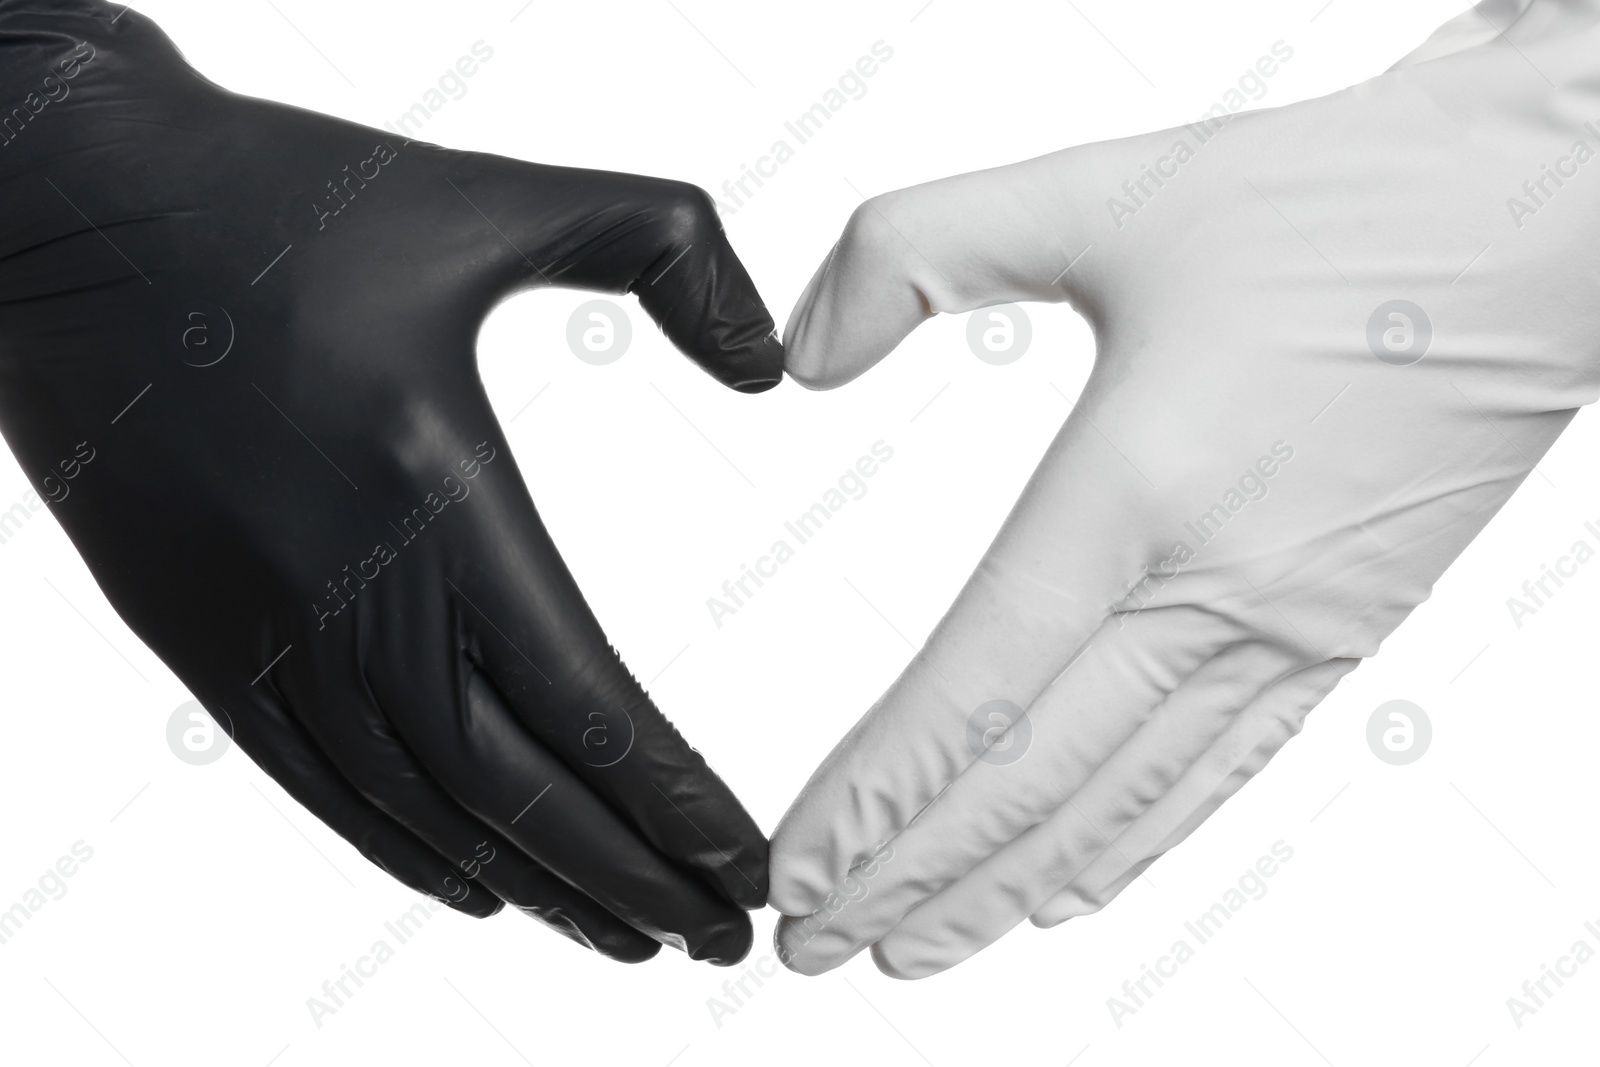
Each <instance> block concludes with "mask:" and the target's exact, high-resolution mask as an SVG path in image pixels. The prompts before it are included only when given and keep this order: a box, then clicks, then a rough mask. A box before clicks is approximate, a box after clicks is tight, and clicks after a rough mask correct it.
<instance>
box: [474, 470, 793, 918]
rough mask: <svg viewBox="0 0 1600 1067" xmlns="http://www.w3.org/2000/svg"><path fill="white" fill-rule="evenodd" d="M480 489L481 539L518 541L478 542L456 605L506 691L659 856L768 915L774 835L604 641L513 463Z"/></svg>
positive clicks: (543, 738)
mask: <svg viewBox="0 0 1600 1067" xmlns="http://www.w3.org/2000/svg"><path fill="white" fill-rule="evenodd" d="M502 464H503V466H502ZM478 482H479V484H478V486H477V490H478V493H479V494H480V495H479V496H478V497H477V499H476V502H477V503H478V504H479V507H478V510H477V511H476V512H475V513H474V515H475V521H476V522H477V523H478V524H479V529H482V530H488V531H498V530H516V531H517V536H516V537H515V538H514V539H513V538H506V537H503V536H500V537H493V536H486V537H482V538H479V539H478V541H479V543H480V544H481V545H482V547H480V548H479V549H477V550H475V551H474V552H472V553H470V554H461V555H460V556H459V557H458V558H456V559H454V560H453V561H452V566H451V568H450V569H451V570H452V571H454V572H455V573H456V578H455V580H454V587H453V588H452V589H451V590H450V592H451V593H452V594H453V599H455V600H456V610H457V611H458V612H459V613H460V615H461V616H462V617H463V618H465V619H467V620H468V622H469V624H470V626H471V628H472V630H473V632H475V633H477V634H479V635H480V641H479V644H480V647H481V650H482V657H483V660H482V661H483V664H484V668H485V670H487V672H488V673H489V675H490V677H491V678H492V679H493V681H494V685H495V688H496V690H497V691H498V692H499V693H500V694H502V696H503V697H504V699H505V701H506V703H507V704H508V705H509V706H510V707H511V708H512V710H513V711H514V712H515V713H516V715H517V716H518V718H519V719H520V720H521V722H522V723H523V724H524V725H525V726H526V728H527V729H528V730H529V731H531V733H532V734H533V736H534V737H536V738H537V739H538V741H539V743H540V745H542V746H543V747H544V748H545V749H546V750H547V751H549V752H551V753H553V754H554V755H555V756H557V757H558V758H559V759H560V760H562V761H563V762H564V763H565V764H566V766H567V767H568V768H570V770H571V772H572V773H573V774H574V775H575V776H576V777H577V778H578V779H580V780H581V781H583V782H584V783H586V784H587V785H588V787H589V788H590V789H592V790H593V791H594V792H595V793H597V794H598V795H599V796H600V797H602V798H604V800H605V801H606V803H608V804H610V805H611V806H612V807H613V808H615V809H616V811H617V812H618V813H620V815H621V816H622V817H624V818H625V819H627V820H629V821H631V822H632V824H633V826H634V828H635V831H636V833H637V834H638V835H640V836H642V837H643V838H644V840H646V841H648V842H649V843H650V845H652V846H653V847H654V848H655V849H656V850H657V851H659V852H660V853H661V854H663V855H664V856H666V857H667V858H668V859H670V860H672V861H673V862H675V863H678V864H682V865H683V866H684V867H685V868H687V869H688V870H690V871H693V872H698V873H699V874H700V875H701V877H703V878H704V879H705V880H706V881H707V883H708V884H709V885H712V886H715V887H716V888H717V890H718V891H719V892H720V893H721V894H722V895H725V896H726V897H727V898H728V899H729V900H732V901H734V902H735V903H736V904H738V905H739V906H740V907H743V908H759V907H762V906H763V905H764V904H765V903H766V898H767V839H766V837H765V835H763V834H762V833H761V830H760V828H759V827H757V826H756V824H755V821H754V820H753V819H751V817H750V815H749V813H748V812H746V811H745V809H744V807H743V805H741V804H740V803H739V800H738V798H737V797H735V796H734V794H733V792H732V790H730V789H729V788H728V786H727V785H726V784H725V783H724V782H723V781H722V779H721V778H719V777H718V776H717V774H716V773H715V772H714V771H712V769H711V768H710V767H709V766H708V765H707V764H706V761H705V758H704V757H703V756H701V754H700V753H699V752H697V751H696V750H695V749H693V748H691V747H690V746H689V743H688V742H687V741H685V740H684V738H683V737H682V735H680V734H679V733H678V731H677V730H676V729H675V728H674V727H673V725H672V723H671V722H670V721H669V720H668V719H667V718H666V716H664V715H663V714H662V713H661V712H660V711H659V710H658V709H657V708H656V706H655V704H654V702H653V701H652V700H651V699H650V697H649V695H648V694H646V693H645V691H644V689H643V687H641V686H640V685H639V683H638V682H637V681H636V680H635V679H634V677H633V675H632V674H630V673H629V671H628V669H627V668H626V667H625V666H624V665H623V663H622V661H621V659H620V657H619V656H618V655H617V653H616V651H615V650H614V649H613V648H612V647H611V645H610V643H609V642H608V641H607V640H606V636H605V633H604V631H603V630H602V629H601V627H600V624H599V622H598V621H597V620H596V619H595V617H594V613H593V612H591V611H590V610H589V606H588V604H587V603H586V602H585V600H584V598H583V594H582V592H581V591H580V590H579V589H578V586H577V583H576V582H574V581H573V578H572V575H571V573H570V572H569V571H568V570H567V567H566V564H565V563H564V562H563V561H562V559H561V556H560V554H559V553H558V552H557V550H556V547H555V545H554V544H553V543H552V542H551V540H550V537H549V534H548V532H547V531H546V530H545V528H544V524H543V522H542V521H541V520H540V518H539V515H538V512H537V511H536V510H535V509H534V506H533V502H532V501H531V500H530V499H529V498H528V495H527V492H526V490H525V489H524V488H523V486H522V481H521V478H520V476H518V474H517V472H516V469H515V467H514V466H513V465H512V463H511V460H510V457H509V456H506V457H504V458H502V459H498V460H496V461H495V464H494V465H493V466H492V467H486V468H485V469H484V472H483V474H482V475H481V476H480V477H479V479H478Z"/></svg>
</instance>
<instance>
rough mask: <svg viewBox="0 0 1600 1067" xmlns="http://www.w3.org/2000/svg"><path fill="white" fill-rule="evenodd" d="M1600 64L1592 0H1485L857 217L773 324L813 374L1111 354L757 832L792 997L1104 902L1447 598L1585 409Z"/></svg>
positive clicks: (796, 368)
mask: <svg viewBox="0 0 1600 1067" xmlns="http://www.w3.org/2000/svg"><path fill="white" fill-rule="evenodd" d="M1502 31H1503V32H1502ZM1596 57H1600V3H1597V2H1596V0H1516V2H1514V3H1504V2H1499V0H1496V2H1492V3H1488V4H1484V5H1482V7H1481V8H1480V9H1478V10H1476V11H1472V12H1468V13H1467V14H1466V15H1463V16H1462V17H1461V18H1460V19H1457V20H1456V21H1454V22H1452V23H1450V24H1448V25H1447V26H1446V27H1445V28H1444V29H1443V30H1441V31H1440V32H1439V33H1438V34H1437V35H1436V36H1435V37H1434V38H1433V39H1431V40H1430V41H1429V42H1428V43H1427V45H1425V46H1424V48H1423V49H1422V50H1420V51H1419V52H1417V53H1415V54H1413V55H1412V56H1410V57H1408V58H1407V59H1406V60H1404V61H1402V63H1401V64H1400V65H1399V66H1397V67H1396V68H1394V69H1393V70H1391V71H1390V72H1388V73H1386V74H1384V75H1383V76H1381V77H1378V78H1376V79H1374V80H1372V81H1369V82H1366V83H1364V84H1361V85H1358V86H1356V87H1354V88H1351V89H1348V90H1345V91H1343V92H1340V93H1336V94H1334V95H1332V96H1329V97H1326V98H1324V99H1319V100H1313V101H1309V102H1306V103H1301V104H1296V105H1294V106H1291V107H1285V108H1280V109H1276V110H1272V111H1264V112H1256V113H1251V114H1244V115H1239V116H1237V117H1234V118H1232V119H1231V120H1229V121H1225V122H1224V121H1214V122H1213V123H1211V124H1209V125H1206V126H1200V125H1198V124H1197V125H1196V126H1193V127H1185V128H1182V129H1176V130H1168V131H1166V132H1162V133H1156V134H1151V135H1149V136H1142V137H1133V138H1129V139H1127V140H1120V141H1115V142H1111V143H1105V144H1095V145H1089V146H1087V147H1082V148H1076V149H1071V150H1068V151H1065V152H1060V153H1057V154H1054V155H1050V156H1046V157H1044V158H1040V159H1035V160H1031V161H1029V162H1025V163H1019V164H1016V165H1014V166H1008V167H1002V168H999V169H997V170H991V171H985V172H981V173H975V174H968V175H963V176H960V177H954V178H949V179H946V180H943V181H936V182H932V183H929V184H927V185H922V186H917V187H915V188H910V189H906V190H903V191H900V192H895V193H890V194H887V195H884V196H879V197H876V198H874V199H872V200H871V201H869V202H868V203H866V204H864V205H863V206H862V207H861V209H860V210H858V211H857V212H856V213H855V216H854V217H853V218H852V219H851V220H850V223H849V226H848V227H847V228H846V230H845V232H844V235H843V237H842V238H841V239H840V241H839V243H838V245H837V246H836V247H835V249H834V250H833V252H832V253H831V254H830V255H829V257H828V258H827V260H826V262H825V263H824V264H823V266H822V268H821V270H819V271H818V273H817V275H816V276H815V278H814V279H813V280H812V282H811V284H810V286H809V288H808V289H807V290H806V292H805V294H804V295H803V296H802V297H801V299H800V301H799V304H798V306H797V307H796V309H795V311H794V314H793V317H792V318H791V320H790V322H789V325H788V327H787V330H786V336H785V342H786V347H787V351H788V370H789V373H790V374H791V375H793V376H794V377H796V378H798V379H799V380H800V381H801V382H802V383H805V384H807V385H810V386H813V387H817V388H827V387H832V386H835V385H839V384H841V383H843V382H846V381H849V380H850V379H851V378H853V377H855V376H856V375H858V374H860V373H862V372H863V371H865V370H866V369H867V368H869V367H871V366H872V365H873V364H874V363H876V362H877V361H878V360H879V359H881V358H883V357H884V356H885V355H886V354H887V353H888V352H890V351H891V350H892V349H893V348H894V347H895V346H896V345H897V344H898V343H899V341H900V340H901V339H902V338H904V337H905V335H906V334H907V333H909V332H910V331H911V330H912V329H914V328H915V327H916V326H917V324H918V323H920V322H922V321H923V320H924V319H925V318H927V317H929V316H930V315H931V314H933V313H939V312H962V311H968V310H970V309H974V308H980V307H985V306H990V305H996V304H1002V303H1006V302H1012V301H1024V300H1038V301H1068V302H1070V303H1071V304H1072V306H1073V307H1074V308H1076V309H1077V310H1078V311H1080V312H1081V313H1082V314H1083V315H1084V316H1085V317H1086V318H1087V319H1088V321H1089V322H1090V323H1091V324H1092V326H1093V329H1094V332H1095V335H1096V340H1097V348H1098V354H1097V356H1096V361H1095V365H1094V368H1093V371H1092V373H1091V374H1090V377H1089V380H1088V383H1087V384H1086V386H1085V387H1084V390H1083V394H1082V396H1081V397H1080V398H1079V399H1078V402H1077V405H1076V407H1075V409H1074V410H1073V412H1072V414H1071V416H1070V417H1069V418H1068V419H1067V422H1066V424H1065V426H1064V427H1063V428H1062V430H1061V432H1060V434H1059V436H1058V437H1057V438H1056V440H1055V441H1054V443H1053V444H1052V445H1051V447H1050V448H1049V450H1048V452H1047V454H1046V455H1045V457H1044V459H1043V460H1042V462H1041V463H1040V465H1039V468H1038V470H1037V471H1036V472H1035V474H1034V476H1033V478H1032V480H1031V481H1030V482H1029V484H1028V487H1027V489H1026V490H1025V492H1024V493H1023V495H1022V497H1021V499H1020V501H1019V502H1018V503H1017V505H1016V508H1015V510H1014V511H1013V512H1012V514H1011V515H1010V517H1009V518H1008V519H1007V521H1006V523H1005V525H1004V526H1003V528H1002V529H1001V531H1000V533H999V536H998V537H997V538H996V540H995V542H994V544H993V545H992V547H991V548H990V549H989V551H988V553H987V554H986V555H985V556H984V558H983V560H982V561H981V562H980V563H979V565H978V568H977V570H976V572H975V573H974V574H973V575H972V577H971V579H970V580H969V582H968V583H967V585H966V586H965V588H964V589H963V590H962V592H961V594H960V596H959V598H958V599H957V600H956V602H955V604H954V605H953V606H952V607H951V609H950V611H949V613H948V614H947V615H946V616H945V618H944V619H943V620H942V621H941V622H940V623H939V625H938V627H937V628H936V629H935V630H934V632H933V633H932V635H931V636H930V637H929V638H928V640H927V643H926V645H925V646H924V648H923V651H922V654H921V655H919V656H918V657H917V658H916V659H915V660H914V661H913V662H912V663H911V664H910V665H909V666H908V667H907V668H906V670H905V672H904V673H903V674H902V675H901V676H900V677H899V679H898V680H897V681H896V682H895V683H894V684H893V685H892V686H891V687H890V689H889V691H888V692H887V694H885V695H884V696H883V698H882V699H881V700H880V701H879V702H878V703H877V704H876V705H875V706H874V707H873V708H872V709H871V710H870V711H869V712H868V713H867V714H866V716H865V717H864V718H863V719H862V720H861V721H860V722H859V723H858V724H857V725H856V726H855V727H854V728H853V729H852V730H851V731H850V733H849V735H848V736H847V737H846V738H845V739H844V740H843V741H841V742H840V743H839V745H838V747H837V748H835V749H834V751H833V752H832V754H831V755H830V756H829V757H828V758H827V759H826V761H824V763H823V764H822V766H821V767H820V768H819V769H818V770H817V771H816V773H815V774H814V775H813V776H812V778H811V781H810V783H809V784H808V785H807V786H806V787H805V789H804V791H803V792H802V793H801V795H800V796H799V798H798V799H797V800H796V801H795V803H794V805H793V807H792V808H791V809H790V811H789V812H788V814H787V815H786V816H785V818H784V819H783V821H782V823H781V824H780V826H779V828H778V830H777V832H776V833H775V834H774V837H773V846H772V849H773V861H772V901H773V903H774V905H775V906H776V907H777V908H778V909H779V910H780V911H782V912H784V913H785V914H786V915H788V916H792V917H793V918H788V919H785V920H783V922H782V923H781V925H780V929H779V932H778V944H779V947H780V950H781V955H783V956H784V957H786V958H787V960H788V962H789V964H790V966H791V967H793V968H794V969H796V970H799V971H802V972H805V973H816V972H820V971H825V970H827V969H829V968H831V967H835V966H837V965H839V964H840V963H842V962H843V961H844V960H846V959H848V958H849V957H850V956H851V955H852V954H854V953H855V952H857V951H858V950H860V949H861V948H862V947H864V946H867V945H871V946H873V955H874V958H875V960H876V962H877V964H878V966H879V967H880V968H881V969H882V970H884V971H885V972H887V973H888V974H891V975H894V976H897V977H902V978H917V977H922V976H925V975H930V974H933V973H936V972H938V971H941V970H944V969H946V968H948V967H951V966H953V965H955V964H956V963H959V962H960V961H962V960H964V959H966V958H967V957H968V956H970V955H972V954H973V953H975V952H977V951H978V950H980V949H982V948H983V947H984V946H986V945H988V944H990V943H991V942H993V941H994V940H995V939H996V938H998V937H1000V936H1001V935H1003V934H1004V933H1005V932H1006V931H1007V930H1009V929H1011V928H1012V927H1013V926H1014V925H1016V924H1017V923H1019V922H1020V921H1021V920H1023V919H1025V918H1030V917H1031V918H1032V920H1033V922H1034V923H1035V924H1036V925H1038V926H1052V925H1054V924H1056V923H1059V922H1062V921H1063V920H1065V919H1068V918H1071V917H1073V916H1077V915H1084V914H1087V913H1090V912H1093V911H1095V910H1097V909H1099V908H1101V907H1103V906H1104V905H1105V904H1106V902H1107V901H1109V900H1110V899H1111V898H1113V897H1114V896H1115V895H1116V894H1117V893H1118V892H1119V891H1120V890H1121V889H1122V888H1123V887H1125V886H1126V885H1128V883H1129V882H1130V881H1131V880H1132V879H1134V878H1135V877H1137V876H1138V875H1139V874H1140V872H1142V871H1143V870H1144V869H1145V868H1146V867H1147V866H1148V865H1149V864H1150V863H1151V862H1152V861H1153V860H1154V859H1155V858H1157V857H1159V856H1160V855H1161V854H1162V853H1164V852H1165V851H1166V850H1168V849H1170V848H1172V847H1173V846H1174V845H1176V844H1177V843H1179V842H1180V841H1182V840H1183V839H1184V838H1185V837H1186V836H1187V835H1188V834H1189V833H1191V832H1192V831H1193V830H1194V829H1195V827H1196V826H1197V825H1198V824H1199V823H1200V822H1202V821H1203V820H1204V819H1205V818H1206V817H1207V816H1208V815H1209V814H1210V813H1211V812H1213V811H1214V810H1216V808H1217V807H1218V806H1219V805H1220V804H1221V803H1222V802H1223V801H1224V800H1225V799H1226V798H1227V797H1228V796H1230V795H1231V794H1233V793H1234V792H1235V791H1236V790H1237V789H1239V787H1240V786H1241V785H1243V783H1244V782H1245V781H1246V780H1247V779H1248V778H1250V777H1251V776H1252V775H1254V774H1255V773H1256V772H1258V771H1259V770H1260V769H1261V768H1262V766H1263V764H1265V762H1266V761H1267V759H1268V758H1269V757H1271V756H1272V755H1273V754H1274V753H1275V752H1276V751H1277V750H1278V749H1279V748H1280V746H1282V745H1283V744H1284V743H1285V742H1286V741H1287V740H1288V739H1289V738H1290V737H1291V736H1293V735H1294V734H1295V733H1296V732H1297V731H1298V730H1299V728H1300V726H1301V723H1302V720H1303V718H1304V716H1305V715H1306V713H1307V712H1308V711H1309V710H1310V709H1311V708H1313V707H1314V706H1315V705H1316V704H1317V703H1318V702H1319V701H1320V700H1321V699H1322V698H1323V697H1324V696H1326V695H1327V694H1328V692H1329V691H1330V690H1331V689H1333V687H1334V686H1335V684H1336V683H1337V682H1338V680H1339V679H1340V677H1342V676H1343V675H1344V674H1346V673H1348V672H1349V671H1350V670H1351V669H1353V668H1354V667H1355V666H1356V664H1357V663H1358V662H1359V661H1360V660H1361V659H1362V658H1364V657H1367V656H1371V655H1373V654H1374V653H1375V652H1376V651H1377V649H1378V646H1379V643H1380V642H1381V641H1382V640H1383V638H1384V637H1385V636H1386V635H1387V634H1389V633H1390V632H1391V631H1392V630H1393V629H1394V628H1395V627H1396V626H1397V625H1399V623H1400V622H1401V620H1403V619H1404V618H1405V617H1406V615H1407V614H1408V613H1409V612H1410V611H1411V610H1412V608H1414V607H1415V606H1416V605H1417V604H1419V603H1420V602H1421V601H1423V600H1424V599H1426V598H1427V596H1428V594H1429V592H1430V590H1431V588H1432V585H1433V583H1434V582H1435V581H1436V580H1437V579H1438V578H1439V576H1440V575H1441V574H1442V573H1443V571H1444V569H1445V568H1446V567H1447V566H1448V565H1449V564H1450V562H1451V561H1452V560H1453V559H1454V558H1455V557H1456V556H1457V555H1458V554H1459V553H1460V552H1461V551H1462V549H1463V548H1465V547H1466V545H1467V543H1468V542H1469V541H1471V540H1472V538H1473V537H1474V536H1475V535H1476V534H1477V533H1478V531H1479V530H1480V529H1482V528H1483V526H1484V524H1485V523H1487V522H1488V521H1489V518H1490V517H1491V516H1492V515H1494V513H1495V512H1496V510H1498V509H1499V508H1500V506H1501V505H1502V504H1504V503H1505V501H1506V499H1507V498H1508V497H1510V495H1511V493H1512V492H1513V491H1514V490H1515V489H1516V487H1517V485H1518V484H1519V483H1521V481H1522V480H1523V479H1524V478H1525V477H1526V476H1527V475H1528V473H1529V472H1530V470H1531V469H1532V467H1533V465H1534V464H1535V463H1536V462H1538V460H1539V458H1540V457H1541V456H1542V455H1543V454H1544V452H1545V451H1546V449H1548V448H1549V446H1550V445H1551V443H1552V442H1553V441H1554V440H1555V439H1556V436H1557V435H1558V434H1559V433H1560V432H1561V430H1562V428H1563V427H1565V426H1566V425H1567V423H1568V421H1569V420H1570V419H1571V418H1572V416H1573V414H1574V409H1576V408H1578V407H1579V406H1580V405H1583V404H1587V403H1590V402H1591V401H1593V400H1594V399H1595V396H1596V388H1597V384H1600V361H1597V353H1596V348H1597V345H1600V341H1597V338H1600V299H1597V296H1596V289H1595V283H1596V279H1597V278H1600V244H1597V242H1596V241H1595V239H1594V238H1595V235H1596V234H1597V233H1600V184H1596V183H1597V182H1600V170H1597V169H1596V168H1600V163H1596V162H1594V159H1595V156H1596V152H1597V151H1600V60H1597V58H1596ZM1591 119H1592V120H1595V121H1594V122H1593V123H1592V124H1588V125H1586V124H1585V123H1586V121H1588V120H1591ZM1508 198H1509V201H1508ZM1396 301H1402V302H1403V303H1395V302H1396ZM1008 708H1014V709H1015V710H1014V711H1009V712H1008V710H1007V709H1008ZM1023 709H1025V711H1026V714H1025V717H1022V718H1021V721H1020V722H1019V721H1016V720H1018V718H1019V716H1020V715H1021V712H1022V710H1023ZM1007 723H1011V724H1012V725H1010V726H1009V727H1007Z"/></svg>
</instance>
